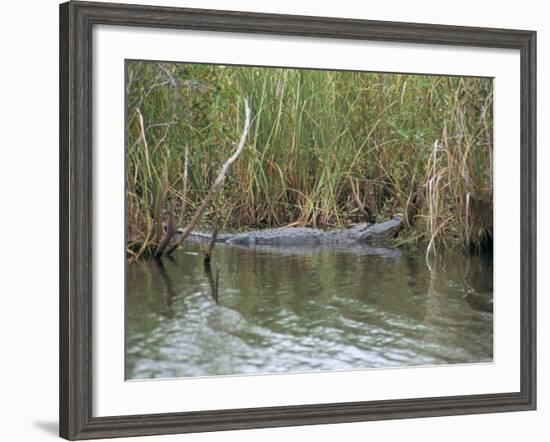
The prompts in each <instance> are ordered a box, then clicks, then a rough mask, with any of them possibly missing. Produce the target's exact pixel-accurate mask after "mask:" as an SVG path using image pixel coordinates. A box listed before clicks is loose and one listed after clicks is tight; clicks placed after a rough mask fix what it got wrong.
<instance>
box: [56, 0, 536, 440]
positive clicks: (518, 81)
mask: <svg viewBox="0 0 550 442" xmlns="http://www.w3.org/2000/svg"><path fill="white" fill-rule="evenodd" d="M535 78H536V33H535V32H533V31H523V30H509V29H487V28H470V27H457V26H444V25H434V24H430V25H426V24H416V23H392V22H379V21H369V20H356V19H341V18H338V19H337V18H327V17H307V16H288V15H274V14H257V13H248V12H228V11H218V10H199V9H180V8H163V7H150V6H137V5H121V4H108V3H89V2H68V3H64V4H62V5H61V6H60V435H61V436H62V437H64V438H66V439H69V440H77V439H91V438H101V437H122V436H143V435H157V434H168V433H185V432H201V431H218V430H230V429H246V428H262V427H278V426H290V425H308V424H322V423H337V422H356V421H368V420H379V419H400V418H414V417H428V416H442V415H457V414H472V413H492V412H505V411H506V412H508V411H516V410H532V409H535V407H536V333H535V332H536V287H535V280H536V248H535V243H536V241H535V239H536V238H535V233H536V204H535V201H536V188H535V183H536V175H535V173H536V158H535V153H536V145H535V140H536V126H535V124H536V85H535Z"/></svg>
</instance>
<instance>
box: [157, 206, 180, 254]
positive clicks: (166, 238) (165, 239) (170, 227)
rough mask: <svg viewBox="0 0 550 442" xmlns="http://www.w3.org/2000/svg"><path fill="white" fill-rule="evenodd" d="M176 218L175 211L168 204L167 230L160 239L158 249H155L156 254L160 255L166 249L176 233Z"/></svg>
mask: <svg viewBox="0 0 550 442" xmlns="http://www.w3.org/2000/svg"><path fill="white" fill-rule="evenodd" d="M176 230H177V229H176V220H175V219H174V212H173V211H172V207H171V204H169V205H168V224H167V225H166V230H165V232H164V235H163V236H162V238H161V239H160V241H159V243H158V246H157V250H156V251H155V256H156V257H160V256H162V254H163V253H164V250H166V247H167V246H168V244H170V241H171V240H172V238H173V237H174V235H175V234H176Z"/></svg>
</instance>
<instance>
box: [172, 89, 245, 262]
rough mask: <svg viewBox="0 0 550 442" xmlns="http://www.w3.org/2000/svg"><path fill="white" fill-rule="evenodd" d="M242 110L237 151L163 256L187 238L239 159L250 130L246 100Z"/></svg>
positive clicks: (223, 167)
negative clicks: (243, 117)
mask: <svg viewBox="0 0 550 442" xmlns="http://www.w3.org/2000/svg"><path fill="white" fill-rule="evenodd" d="M244 109H245V122H244V127H243V132H242V134H241V139H240V141H239V145H238V146H237V149H235V152H234V153H233V155H231V156H230V157H229V159H228V160H227V161H226V162H225V164H224V165H223V166H222V168H221V170H220V172H219V173H218V176H217V177H216V179H215V180H214V183H213V184H212V187H210V190H209V191H208V194H207V195H206V198H204V200H203V202H202V204H201V205H200V207H199V208H198V209H197V211H196V212H195V214H194V215H193V218H192V219H191V221H190V222H189V224H187V227H185V229H184V231H183V232H182V233H181V235H180V236H179V237H178V239H177V240H175V241H174V242H173V243H172V244H171V245H170V246H169V247H168V248H167V249H166V250H165V252H164V254H165V255H169V254H170V253H172V252H173V251H174V250H176V249H177V248H178V247H179V246H180V245H181V244H182V243H183V241H185V238H187V237H188V236H189V234H190V233H191V231H192V230H193V228H194V227H195V225H196V224H197V222H198V221H199V220H200V218H201V216H202V214H203V212H204V211H205V210H206V208H207V207H208V205H209V204H210V202H211V201H212V198H213V197H214V195H216V194H217V193H218V192H219V190H220V189H221V187H222V185H223V183H224V181H225V177H226V175H227V172H228V171H229V168H230V167H231V165H232V164H233V163H234V162H235V160H236V159H237V158H238V157H239V155H240V154H241V152H242V150H243V148H244V143H245V141H246V136H247V135H248V129H249V128H250V106H249V105H248V100H247V99H245V100H244Z"/></svg>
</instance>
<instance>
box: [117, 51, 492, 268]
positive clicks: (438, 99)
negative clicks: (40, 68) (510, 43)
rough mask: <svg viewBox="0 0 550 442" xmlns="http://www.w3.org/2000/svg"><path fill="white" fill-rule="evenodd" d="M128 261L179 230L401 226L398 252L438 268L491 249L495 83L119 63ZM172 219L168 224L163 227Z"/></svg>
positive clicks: (334, 72) (465, 78)
mask: <svg viewBox="0 0 550 442" xmlns="http://www.w3.org/2000/svg"><path fill="white" fill-rule="evenodd" d="M126 89H127V102H126V112H127V119H126V124H127V146H126V157H127V163H126V164H127V173H126V186H127V221H128V225H127V253H128V257H129V258H131V259H135V258H138V257H141V256H150V255H151V254H152V253H153V252H154V250H155V248H156V247H157V246H158V242H159V240H160V239H159V238H160V235H159V232H158V226H159V225H160V223H164V225H166V223H167V220H168V218H169V216H172V215H173V223H174V225H176V226H185V225H187V224H188V223H189V221H190V220H191V219H192V217H193V215H194V214H196V211H197V209H198V208H199V207H200V206H201V204H202V203H203V202H204V200H205V198H206V196H207V194H208V192H209V190H210V189H211V188H212V185H213V183H214V181H215V179H216V177H217V174H218V171H219V170H220V169H221V167H222V165H223V164H224V163H225V162H226V160H227V159H228V158H229V157H231V155H232V154H233V153H234V151H235V148H236V145H237V143H238V141H239V139H240V137H241V135H242V131H243V125H244V124H245V111H244V100H245V99H247V100H248V102H249V104H250V109H251V122H250V128H249V131H248V134H247V136H246V140H245V143H244V148H243V150H242V153H241V155H240V157H239V158H238V161H235V163H234V164H233V165H232V166H231V171H230V173H228V174H227V176H226V179H225V182H224V184H223V186H222V188H221V189H220V191H219V192H217V193H216V194H215V195H214V196H213V198H212V201H211V202H210V203H209V204H208V207H206V208H205V210H204V213H203V214H202V216H201V217H200V220H199V223H198V225H200V226H202V227H205V228H212V227H213V226H218V228H222V229H224V230H242V229H245V228H256V229H258V228H266V227H278V226H286V225H296V226H311V227H320V228H331V227H341V226H346V225H349V224H350V223H355V222H359V221H365V220H368V221H370V222H374V221H376V220H384V219H387V218H388V217H390V216H392V215H394V214H398V215H402V216H403V217H404V219H405V220H406V225H407V228H406V229H405V230H404V231H402V232H401V233H400V236H399V238H398V239H397V242H398V243H412V244H420V243H421V244H422V247H423V248H424V249H428V250H427V252H428V254H432V255H437V254H438V253H439V251H440V250H443V249H445V248H450V247H457V246H459V247H468V248H470V247H472V248H474V249H476V248H478V249H479V248H484V247H485V248H489V247H491V241H492V151H493V149H492V145H493V139H492V136H493V135H492V134H493V131H492V121H493V118H492V112H493V105H492V98H493V95H492V80H491V79H486V78H467V77H444V76H428V75H401V74H384V73H365V72H341V71H318V70H304V69H275V68H260V67H238V66H214V65H199V64H175V63H156V62H137V61H136V62H134V61H130V62H128V63H127V82H126ZM170 214H172V215H170Z"/></svg>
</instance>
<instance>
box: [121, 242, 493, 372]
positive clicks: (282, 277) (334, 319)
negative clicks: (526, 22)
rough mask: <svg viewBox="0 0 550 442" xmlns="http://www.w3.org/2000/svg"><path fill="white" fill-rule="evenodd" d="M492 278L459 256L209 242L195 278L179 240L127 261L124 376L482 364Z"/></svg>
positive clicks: (190, 254)
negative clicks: (430, 259) (166, 250)
mask: <svg viewBox="0 0 550 442" xmlns="http://www.w3.org/2000/svg"><path fill="white" fill-rule="evenodd" d="M492 281H493V270H492V261H487V260H484V259H482V258H479V257H468V256H464V255H463V254H459V253H455V254H449V255H447V256H446V257H445V258H444V259H442V260H441V261H440V262H439V263H438V264H437V266H436V269H435V270H433V271H430V270H429V269H428V268H427V266H426V263H425V259H424V255H423V254H422V253H417V252H416V253H415V252H402V251H397V250H396V249H384V248H369V247H364V248H361V247H358V248H355V249H352V250H335V249H331V248H322V247H310V248H292V247H286V248H284V249H277V248H263V249H254V248H244V247H243V248H238V247H230V246H217V247H216V248H215V249H214V258H213V261H212V265H211V269H210V271H207V270H206V269H205V267H204V264H203V259H202V254H201V253H200V249H199V248H198V246H196V245H185V249H182V250H179V251H178V252H177V253H176V256H175V259H174V260H169V259H164V260H163V263H162V264H159V263H157V262H155V261H146V262H139V263H133V264H129V265H128V273H127V300H126V377H127V378H128V379H149V378H164V377H188V376H214V375H235V374H259V373H278V372H297V371H319V370H348V369H365V368H379V367H396V366H419V365H434V364H455V363H478V362H489V361H492V358H493V314H492V290H493V288H492ZM216 287H217V290H216Z"/></svg>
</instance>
